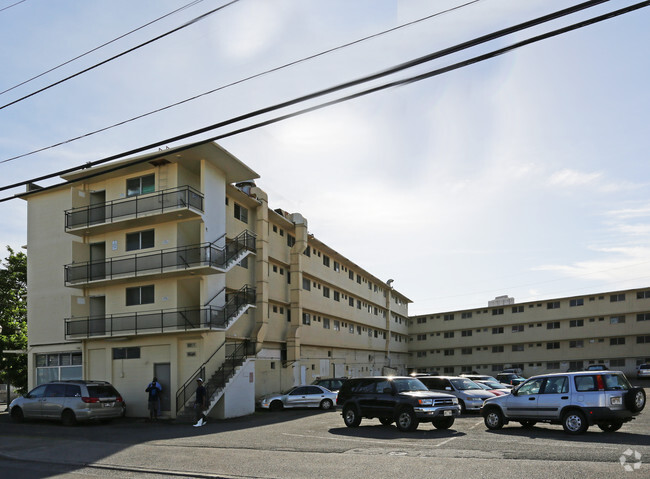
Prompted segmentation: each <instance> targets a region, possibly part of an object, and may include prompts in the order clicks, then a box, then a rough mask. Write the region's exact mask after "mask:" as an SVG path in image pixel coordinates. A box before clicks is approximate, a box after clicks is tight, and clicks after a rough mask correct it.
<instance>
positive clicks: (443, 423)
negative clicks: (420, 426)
mask: <svg viewBox="0 0 650 479" xmlns="http://www.w3.org/2000/svg"><path fill="white" fill-rule="evenodd" d="M453 425H454V418H453V417H446V418H443V419H436V420H435V421H433V427H435V428H436V429H449V428H450V427H451V426H453Z"/></svg>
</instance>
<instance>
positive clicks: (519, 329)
mask: <svg viewBox="0 0 650 479" xmlns="http://www.w3.org/2000/svg"><path fill="white" fill-rule="evenodd" d="M512 332H513V333H523V332H524V325H523V324H515V325H514V326H513V327H512Z"/></svg>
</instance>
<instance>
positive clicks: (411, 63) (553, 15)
mask: <svg viewBox="0 0 650 479" xmlns="http://www.w3.org/2000/svg"><path fill="white" fill-rule="evenodd" d="M606 1H609V0H591V1H588V2H585V3H582V4H579V5H574V6H572V7H570V8H567V9H563V10H559V11H557V12H554V13H551V14H548V15H544V16H542V17H538V18H536V19H533V20H529V21H527V22H523V23H520V24H518V25H514V26H512V27H508V28H505V29H502V30H499V31H497V32H494V33H490V34H487V35H483V36H480V37H477V38H475V39H473V40H469V41H466V42H463V43H460V44H458V45H455V46H452V47H449V48H445V49H443V50H439V51H437V52H435V53H431V54H429V55H425V56H423V57H419V58H416V59H414V60H411V61H409V62H406V63H402V64H400V65H397V66H394V67H391V68H389V69H387V70H383V71H381V72H378V73H374V74H372V75H368V76H365V77H362V78H359V79H357V80H352V81H349V82H345V83H342V84H339V85H336V86H334V87H330V88H326V89H324V90H320V91H317V92H315V93H311V94H309V95H305V96H302V97H298V98H296V99H294V100H289V101H286V102H283V103H279V104H276V105H273V106H270V107H266V108H263V109H261V110H256V111H254V112H251V113H248V114H246V115H241V116H239V117H235V118H231V119H229V120H225V121H223V122H219V123H215V124H213V125H209V126H207V127H203V128H201V129H199V130H194V131H192V132H189V133H185V134H183V135H179V136H175V137H173V138H167V139H164V140H161V141H159V142H156V143H154V144H151V145H147V146H144V147H141V148H138V149H135V150H130V151H129V152H125V153H120V154H118V155H114V156H111V157H109V159H106V158H105V159H102V160H97V161H94V162H87V163H85V164H83V165H80V166H77V167H72V168H68V169H65V170H60V171H58V172H54V173H50V174H48V175H44V176H40V177H37V178H33V179H31V180H26V181H22V182H19V183H14V184H11V185H6V186H2V187H0V191H4V190H7V189H11V188H15V187H18V186H23V185H26V184H28V183H33V182H36V181H42V180H45V179H49V178H52V177H55V176H60V175H62V174H66V173H71V172H73V171H76V170H79V169H85V168H89V167H91V166H95V165H98V164H102V163H106V162H107V161H112V160H114V159H117V158H120V157H123V156H128V155H131V154H136V153H140V152H142V151H145V150H148V149H151V148H156V147H159V146H162V145H165V144H168V143H171V142H173V141H178V140H181V139H185V138H188V137H191V136H195V135H198V134H201V133H205V132H207V131H209V130H214V129H216V128H220V127H223V126H227V125H229V124H232V123H235V122H238V121H242V120H245V119H248V118H252V117H254V116H259V115H261V114H264V113H269V112H271V111H274V110H278V109H281V108H284V107H287V106H291V105H294V104H297V103H301V102H304V101H307V100H310V99H314V98H317V97H320V96H323V95H327V94H330V93H334V92H336V91H339V90H343V89H346V88H349V87H352V86H356V85H360V84H362V83H366V82H368V81H371V80H376V79H379V78H382V77H385V76H388V75H391V74H393V73H397V72H399V71H402V70H405V69H408V68H411V67H413V66H416V65H420V64H422V63H426V62H429V61H433V60H436V59H438V58H441V57H443V56H446V55H450V54H452V53H456V52H459V51H461V50H465V49H467V48H470V47H473V46H476V45H479V44H482V43H485V42H488V41H490V40H494V39H496V38H500V37H503V36H505V35H508V34H511V33H514V32H518V31H520V30H524V29H526V28H530V27H532V26H536V25H539V24H541V23H545V22H548V21H551V20H555V19H557V18H560V17H562V16H566V15H569V14H571V13H575V12H577V11H580V10H583V9H585V8H590V7H593V6H595V5H598V4H601V3H604V2H606Z"/></svg>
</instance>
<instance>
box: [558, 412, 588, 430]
mask: <svg viewBox="0 0 650 479" xmlns="http://www.w3.org/2000/svg"><path fill="white" fill-rule="evenodd" d="M562 427H563V428H564V432H566V433H568V434H582V433H583V432H585V431H586V430H587V428H588V427H589V424H587V419H586V418H585V415H584V414H582V413H581V412H580V411H578V410H577V409H574V410H572V411H569V412H567V413H566V414H564V416H563V417H562Z"/></svg>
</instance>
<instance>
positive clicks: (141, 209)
mask: <svg viewBox="0 0 650 479" xmlns="http://www.w3.org/2000/svg"><path fill="white" fill-rule="evenodd" d="M190 207H191V208H195V209H197V210H199V211H203V194H201V193H200V192H199V191H197V190H195V189H194V188H192V187H191V186H179V187H177V188H171V189H168V190H162V191H158V192H156V193H152V194H147V195H138V196H134V197H130V198H125V199H119V200H113V201H107V202H106V203H100V204H96V205H89V206H82V207H80V208H72V209H70V210H67V211H66V212H65V229H66V231H67V230H70V229H73V228H83V227H89V226H94V225H100V224H105V223H112V222H113V221H115V220H118V219H121V218H125V217H136V218H137V217H138V216H140V215H142V214H148V213H153V212H160V213H164V212H166V211H170V210H176V209H181V208H190Z"/></svg>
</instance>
